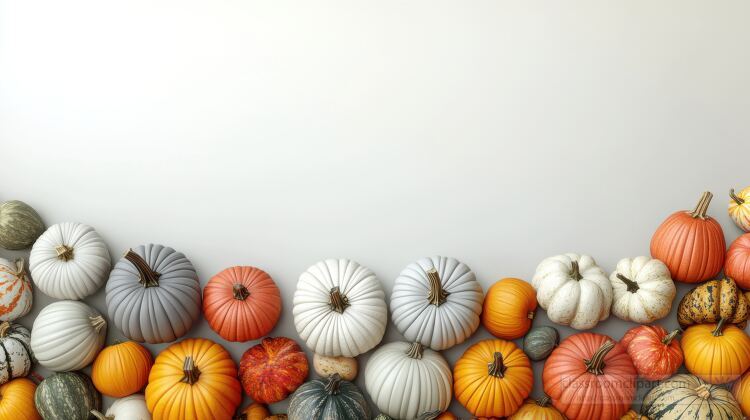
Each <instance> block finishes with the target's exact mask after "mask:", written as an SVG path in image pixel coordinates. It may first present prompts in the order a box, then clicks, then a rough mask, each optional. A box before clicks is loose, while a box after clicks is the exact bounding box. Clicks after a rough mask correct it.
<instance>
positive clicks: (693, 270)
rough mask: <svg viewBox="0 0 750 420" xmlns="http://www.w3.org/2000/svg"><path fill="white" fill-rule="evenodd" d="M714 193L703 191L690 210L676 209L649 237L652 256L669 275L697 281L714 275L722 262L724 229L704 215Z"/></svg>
mask: <svg viewBox="0 0 750 420" xmlns="http://www.w3.org/2000/svg"><path fill="white" fill-rule="evenodd" d="M711 197H713V195H712V194H711V193H710V192H708V191H706V192H704V193H703V196H701V199H700V201H699V202H698V205H697V206H696V207H695V210H693V211H678V212H675V213H673V214H672V215H670V216H669V217H667V219H666V220H665V221H664V222H662V224H661V225H660V226H659V228H658V229H656V232H655V233H654V236H653V237H652V238H651V256H652V257H654V258H657V259H659V260H661V261H663V262H664V264H666V265H667V267H669V271H670V272H671V273H672V278H673V279H674V280H677V281H682V282H685V283H698V282H701V281H705V280H708V279H710V278H713V277H715V276H716V275H717V274H719V272H720V271H721V267H722V266H723V265H724V251H725V250H726V243H725V242H724V232H723V231H722V230H721V225H719V222H717V221H716V220H714V218H712V217H710V216H706V210H708V205H709V203H710V202H711Z"/></svg>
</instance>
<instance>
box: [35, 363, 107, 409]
mask: <svg viewBox="0 0 750 420" xmlns="http://www.w3.org/2000/svg"><path fill="white" fill-rule="evenodd" d="M101 399H102V398H101V395H99V392H97V391H96V388H94V384H93V383H91V379H89V377H88V376H86V375H85V374H83V373H82V372H58V373H55V374H53V375H51V376H48V377H46V378H45V379H44V380H43V381H42V382H41V383H40V384H39V386H38V387H37V388H36V392H35V393H34V403H35V404H36V409H37V410H38V411H39V414H41V416H42V417H43V418H44V420H89V416H90V413H91V410H96V411H99V410H101V405H102V401H101Z"/></svg>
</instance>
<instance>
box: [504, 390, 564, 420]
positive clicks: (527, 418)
mask: <svg viewBox="0 0 750 420" xmlns="http://www.w3.org/2000/svg"><path fill="white" fill-rule="evenodd" d="M508 420H565V416H563V415H562V413H560V412H559V411H557V409H556V408H555V407H553V406H552V404H551V402H550V398H549V397H548V396H546V395H545V396H543V397H542V398H540V399H538V400H526V401H525V402H524V403H523V405H522V406H521V408H519V409H518V411H516V412H515V413H514V414H513V415H512V416H510V417H508Z"/></svg>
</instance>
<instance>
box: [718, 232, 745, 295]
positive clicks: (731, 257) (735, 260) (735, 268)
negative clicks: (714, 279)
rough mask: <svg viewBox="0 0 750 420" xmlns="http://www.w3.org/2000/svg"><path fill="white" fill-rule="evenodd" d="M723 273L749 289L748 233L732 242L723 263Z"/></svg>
mask: <svg viewBox="0 0 750 420" xmlns="http://www.w3.org/2000/svg"><path fill="white" fill-rule="evenodd" d="M724 274H726V276H727V277H730V278H731V279H732V280H734V281H735V282H736V283H737V285H738V286H740V287H741V288H743V289H750V233H746V234H744V235H742V236H740V237H738V238H737V239H735V240H734V242H732V245H730V246H729V250H728V251H727V259H726V262H725V263H724Z"/></svg>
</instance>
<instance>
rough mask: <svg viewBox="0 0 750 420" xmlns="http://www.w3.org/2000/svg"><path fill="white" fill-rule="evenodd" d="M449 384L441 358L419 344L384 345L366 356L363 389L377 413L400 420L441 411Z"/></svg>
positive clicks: (450, 379)
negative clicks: (367, 357) (367, 358)
mask: <svg viewBox="0 0 750 420" xmlns="http://www.w3.org/2000/svg"><path fill="white" fill-rule="evenodd" d="M415 383H419V386H418V387H414V384H415ZM452 385H453V375H452V374H451V367H450V366H449V365H448V362H447V361H446V360H445V358H443V356H441V355H440V353H438V352H436V351H434V350H430V349H429V348H424V346H423V345H422V343H419V342H415V343H411V344H410V343H406V342H395V343H388V344H385V345H383V346H381V347H380V348H378V349H377V350H375V353H373V354H372V356H370V359H369V360H368V362H367V368H366V369H365V389H366V390H367V393H368V394H369V395H370V397H371V398H372V401H373V402H374V403H375V405H376V406H377V407H378V409H380V411H381V412H383V413H385V414H388V415H389V416H391V417H395V418H400V419H413V418H416V417H417V416H418V415H419V414H421V413H426V412H436V415H437V414H438V413H440V412H441V411H445V410H446V409H448V405H450V402H451V397H452V392H451V391H452V390H451V386H452Z"/></svg>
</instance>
